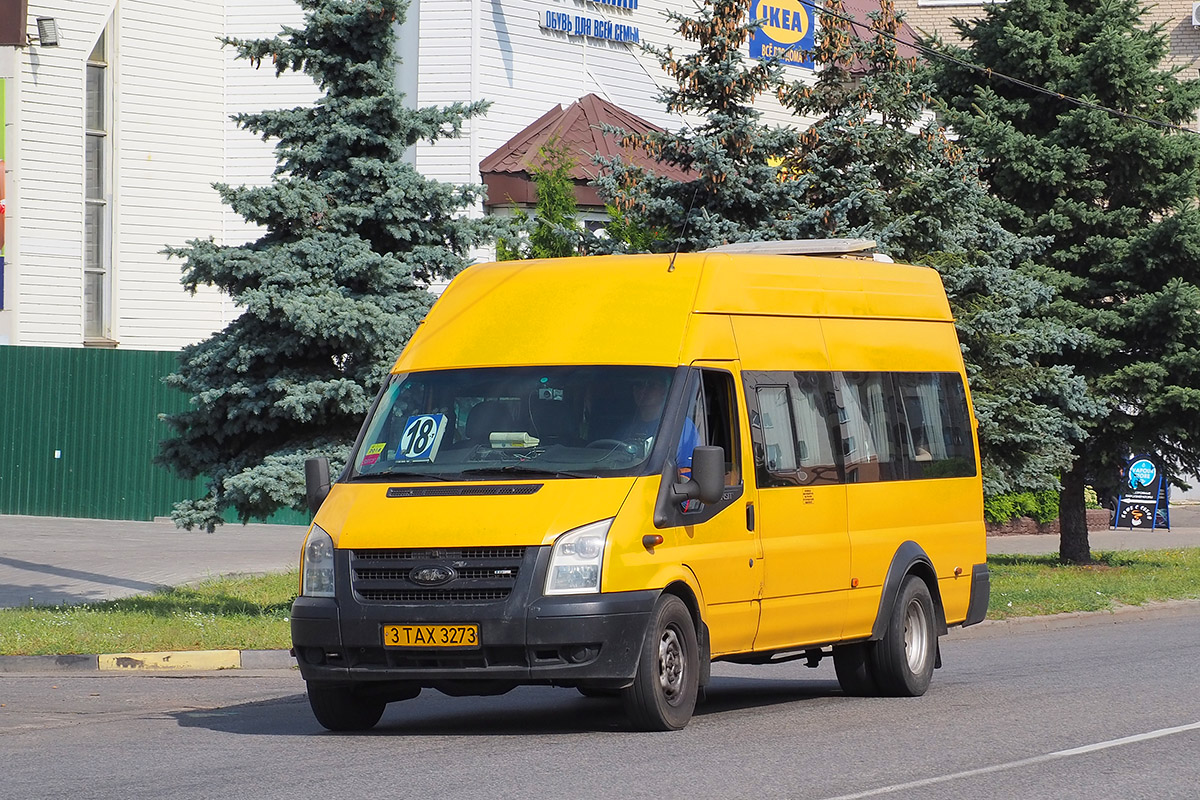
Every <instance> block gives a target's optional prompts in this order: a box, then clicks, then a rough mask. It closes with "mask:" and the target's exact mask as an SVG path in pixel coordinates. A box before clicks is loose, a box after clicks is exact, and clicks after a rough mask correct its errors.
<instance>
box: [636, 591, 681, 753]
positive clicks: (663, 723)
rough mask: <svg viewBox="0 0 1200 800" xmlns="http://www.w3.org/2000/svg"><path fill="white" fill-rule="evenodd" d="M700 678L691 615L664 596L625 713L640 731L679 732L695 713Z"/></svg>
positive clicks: (652, 620)
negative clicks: (693, 712)
mask: <svg viewBox="0 0 1200 800" xmlns="http://www.w3.org/2000/svg"><path fill="white" fill-rule="evenodd" d="M699 677H700V660H699V648H698V647H697V645H696V626H695V624H694V623H693V622H692V615H691V614H690V613H688V609H687V606H686V605H684V603H683V601H682V600H680V599H679V598H678V597H676V596H675V595H671V594H664V595H663V596H662V597H660V598H659V600H658V603H657V605H655V606H654V612H653V613H652V614H651V615H650V627H649V629H648V630H647V631H646V640H645V642H644V643H643V644H642V652H641V656H640V657H639V660H638V668H637V677H636V678H634V681H633V685H632V686H630V687H628V688H627V689H623V690H622V691H621V697H622V700H623V701H624V703H625V713H626V714H628V715H629V718H630V720H631V721H632V722H633V724H634V725H635V726H636V727H637V728H638V729H640V730H646V731H677V730H680V729H681V728H683V727H684V726H686V725H687V724H688V720H690V719H691V718H692V711H693V710H694V709H695V708H696V692H697V686H698V685H699Z"/></svg>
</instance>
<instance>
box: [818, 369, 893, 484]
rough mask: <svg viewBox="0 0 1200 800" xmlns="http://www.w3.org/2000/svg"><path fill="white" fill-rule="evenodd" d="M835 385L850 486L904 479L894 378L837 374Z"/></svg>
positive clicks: (874, 373) (876, 375) (869, 374)
mask: <svg viewBox="0 0 1200 800" xmlns="http://www.w3.org/2000/svg"><path fill="white" fill-rule="evenodd" d="M833 385H834V394H835V396H836V398H837V405H838V421H839V422H840V423H841V428H842V458H843V461H844V466H845V471H846V483H868V482H872V481H892V480H898V479H901V478H903V477H904V471H903V462H902V460H901V459H900V457H899V456H900V454H899V452H898V448H897V447H896V446H895V441H894V440H893V432H894V428H895V426H894V425H893V424H891V423H892V420H895V419H896V417H897V413H896V398H895V393H894V391H893V389H892V379H891V374H890V373H887V372H835V373H833Z"/></svg>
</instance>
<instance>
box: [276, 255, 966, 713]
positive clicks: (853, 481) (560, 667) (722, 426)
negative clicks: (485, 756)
mask: <svg viewBox="0 0 1200 800" xmlns="http://www.w3.org/2000/svg"><path fill="white" fill-rule="evenodd" d="M871 246H872V243H870V242H866V241H862V240H824V241H815V242H806V241H802V242H773V243H758V244H754V245H743V246H729V247H725V248H718V249H717V250H715V251H708V252H704V253H691V254H678V255H675V256H672V255H670V254H664V255H636V256H601V257H581V258H567V259H554V260H542V261H509V262H504V263H497V264H482V265H477V266H472V267H470V268H468V269H466V270H464V271H463V272H462V273H461V274H460V275H459V276H458V277H456V278H455V279H454V280H453V281H452V282H451V283H450V285H449V286H448V287H447V289H446V290H445V292H444V293H443V294H442V295H441V297H440V298H439V299H438V300H437V302H436V303H435V304H434V306H433V308H432V309H431V310H430V312H429V314H428V315H427V317H426V319H425V320H424V321H423V322H422V324H421V325H420V327H419V328H418V330H417V331H416V333H415V335H414V336H413V337H412V340H411V341H410V342H409V344H408V346H407V347H405V348H404V351H403V352H402V353H401V354H400V357H399V359H398V360H397V361H396V363H395V366H394V367H393V369H392V371H391V374H390V376H389V378H388V380H387V381H386V382H385V384H384V386H383V387H382V390H381V391H380V393H379V396H378V398H377V399H376V401H375V404H374V406H373V408H372V409H371V411H370V412H369V414H368V416H367V419H366V422H365V424H364V425H363V428H362V431H361V433H360V434H359V437H358V440H357V441H356V443H355V445H354V448H353V450H352V452H351V454H350V457H349V461H348V464H347V465H346V467H345V469H344V471H343V472H342V473H341V474H340V475H338V476H337V478H336V480H332V481H331V480H330V471H329V466H328V462H326V461H324V460H316V459H314V460H311V461H310V462H309V463H308V464H307V465H306V473H307V474H306V481H307V486H308V493H309V496H308V501H309V506H310V507H311V508H312V509H313V511H314V513H315V517H314V520H313V524H312V526H311V528H310V529H309V532H308V535H307V538H306V540H305V543H304V546H303V550H302V557H301V587H300V596H299V597H298V598H297V600H296V601H295V603H294V605H293V608H292V615H291V628H292V641H293V644H294V653H295V656H296V659H297V661H298V663H299V667H300V671H301V674H302V676H303V678H304V679H305V681H306V682H307V686H308V698H309V702H310V705H311V706H312V710H313V712H314V714H315V716H316V718H317V720H318V721H319V722H320V723H321V724H322V725H323V726H325V727H326V728H329V729H331V730H360V729H365V728H370V727H372V726H373V725H375V724H376V723H377V722H378V721H379V719H380V717H381V715H382V713H383V711H384V707H385V706H386V704H388V703H390V702H394V701H398V700H403V699H407V698H412V697H414V696H416V695H417V694H418V693H419V692H420V691H421V690H422V689H425V688H432V689H437V690H440V691H442V692H445V693H447V694H451V695H486V694H497V693H502V692H506V691H508V690H509V689H511V688H513V687H514V686H518V685H531V684H534V685H551V686H560V687H568V688H573V689H577V690H578V691H580V692H582V693H583V694H585V695H620V697H621V698H622V700H623V702H624V705H625V709H626V711H627V713H628V715H629V717H630V720H631V722H632V724H633V725H634V726H635V727H637V728H639V729H645V730H675V729H679V728H682V727H683V726H685V725H686V724H687V723H688V720H689V719H690V718H691V716H692V712H693V709H694V706H695V703H696V699H697V695H698V693H699V692H700V690H701V689H702V687H704V686H705V685H706V684H707V683H708V682H709V678H710V672H711V664H712V662H713V661H731V662H737V663H743V664H747V663H748V664H769V663H777V662H779V661H783V660H788V659H793V658H803V659H806V660H807V662H808V664H809V665H810V666H816V665H817V664H818V663H819V662H820V660H821V659H822V658H825V657H827V656H830V657H832V658H833V665H834V668H835V671H836V674H837V678H838V681H839V683H840V685H841V687H842V689H843V690H844V691H845V692H846V693H847V694H852V695H886V696H916V695H921V694H923V693H924V692H925V690H926V688H927V687H928V685H929V682H930V678H931V676H932V673H933V670H934V668H935V667H937V666H940V654H939V650H938V637H939V636H940V635H942V634H945V633H946V631H947V629H948V627H949V626H953V625H970V624H973V623H976V622H979V621H981V620H982V619H983V617H984V614H985V612H986V609H987V602H988V592H989V575H988V569H987V565H986V556H985V544H984V525H983V492H982V484H981V476H980V469H979V451H978V446H977V443H976V423H975V419H974V416H973V414H972V411H971V403H970V392H969V389H968V386H967V383H966V375H965V372H964V370H963V361H962V356H961V353H960V349H959V344H958V339H957V336H956V334H955V329H954V322H953V319H952V317H951V313H950V308H949V305H948V303H947V300H946V295H945V292H944V290H943V288H942V284H941V280H940V278H939V276H938V274H937V273H936V272H935V271H933V270H930V269H926V268H923V267H915V266H907V265H902V264H894V263H884V261H883V260H880V259H881V257H874V258H873V257H872V256H871V255H870V254H869V248H870V247H871Z"/></svg>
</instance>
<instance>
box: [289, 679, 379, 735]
mask: <svg viewBox="0 0 1200 800" xmlns="http://www.w3.org/2000/svg"><path fill="white" fill-rule="evenodd" d="M308 704H309V706H311V707H312V711H313V715H314V716H315V717H316V718H317V722H319V723H321V725H322V726H323V727H325V728H328V729H329V730H331V731H365V730H367V729H369V728H373V727H375V723H377V722H379V718H380V717H382V716H383V709H384V707H385V706H387V703H386V702H384V701H383V700H378V699H376V698H370V697H364V696H363V695H360V694H358V693H356V692H355V691H354V689H352V688H351V687H349V686H337V685H333V686H330V685H327V684H324V683H318V682H316V681H309V682H308Z"/></svg>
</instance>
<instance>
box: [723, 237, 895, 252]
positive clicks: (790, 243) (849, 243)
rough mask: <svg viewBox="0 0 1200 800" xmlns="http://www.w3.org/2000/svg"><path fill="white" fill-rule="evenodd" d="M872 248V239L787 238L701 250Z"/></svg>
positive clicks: (815, 250) (830, 249)
mask: <svg viewBox="0 0 1200 800" xmlns="http://www.w3.org/2000/svg"><path fill="white" fill-rule="evenodd" d="M874 249H875V240H874V239H787V240H775V241H769V242H737V243H735V244H723V245H721V246H720V247H710V248H709V249H708V250H705V251H703V252H705V253H740V254H743V255H764V256H842V255H858V256H870V255H871V253H870V251H871V250H874Z"/></svg>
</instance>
